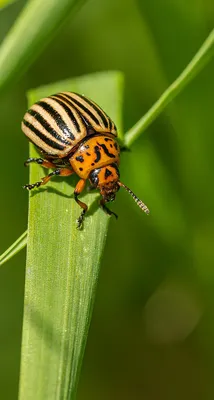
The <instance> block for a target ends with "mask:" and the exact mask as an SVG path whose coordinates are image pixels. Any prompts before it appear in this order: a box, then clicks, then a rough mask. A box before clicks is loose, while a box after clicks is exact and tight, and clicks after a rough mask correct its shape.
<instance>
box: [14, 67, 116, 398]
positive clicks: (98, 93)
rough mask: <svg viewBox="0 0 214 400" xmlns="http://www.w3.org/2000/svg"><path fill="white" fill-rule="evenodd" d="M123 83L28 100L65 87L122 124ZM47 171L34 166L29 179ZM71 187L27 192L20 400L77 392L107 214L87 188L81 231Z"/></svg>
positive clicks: (90, 80) (104, 76)
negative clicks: (27, 218)
mask: <svg viewBox="0 0 214 400" xmlns="http://www.w3.org/2000/svg"><path fill="white" fill-rule="evenodd" d="M121 89H122V77H121V74H120V73H117V72H111V73H110V72H109V73H100V74H95V75H91V76H86V77H82V78H78V79H75V80H70V81H64V82H61V83H58V84H56V85H50V86H46V87H43V88H39V89H36V90H33V91H31V92H30V94H29V103H32V102H34V101H36V100H38V99H39V98H41V97H43V96H45V95H50V94H52V93H56V92H57V91H60V90H73V91H76V92H79V93H84V94H85V95H87V96H89V97H91V98H93V99H94V100H95V101H96V102H98V103H99V104H100V105H101V106H102V107H103V108H104V109H105V110H106V112H107V113H108V114H109V115H111V117H112V119H113V120H115V122H116V124H117V125H118V128H119V129H120V127H121V119H120V114H121ZM31 156H35V150H34V149H33V148H31ZM43 175H44V170H42V169H41V168H39V167H38V166H33V168H31V173H30V182H35V181H37V180H38V179H39V178H40V177H41V176H43ZM73 186H74V178H72V177H71V178H70V179H69V178H68V179H61V181H59V179H58V180H57V179H56V180H55V181H53V182H51V183H50V184H48V186H47V188H43V189H41V190H37V191H34V193H32V194H31V196H30V208H29V225H28V232H29V233H28V246H27V268H26V287H25V305H24V323H23V341H22V355H21V377H20V396H19V399H20V400H24V399H34V398H35V399H39V400H43V399H44V400H46V399H74V398H75V393H76V389H77V382H78V376H79V373H80V367H81V361H82V357H83V353H84V348H85V343H86V338H87V332H88V327H89V323H90V318H91V312H92V308H93V302H94V297H95V289H96V284H97V279H98V274H99V267H100V258H101V255H102V251H103V247H104V244H105V239H106V235H107V226H108V222H109V217H108V216H107V215H105V213H103V211H102V210H100V209H98V208H97V205H96V204H97V197H98V195H97V194H95V193H93V194H92V193H88V194H86V195H84V197H83V199H84V200H83V201H85V202H86V203H87V204H89V205H91V207H90V212H89V215H88V217H87V218H86V220H85V224H84V229H83V230H82V231H78V230H77V229H76V219H77V217H78V216H79V214H80V209H79V207H78V205H76V204H75V201H74V200H73V199H72V198H71V197H72V193H73ZM35 396H36V397H35Z"/></svg>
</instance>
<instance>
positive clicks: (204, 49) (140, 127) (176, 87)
mask: <svg viewBox="0 0 214 400" xmlns="http://www.w3.org/2000/svg"><path fill="white" fill-rule="evenodd" d="M213 53H214V29H213V30H212V32H211V33H210V34H209V36H208V37H207V39H206V40H205V42H204V43H203V45H202V46H201V48H200V49H199V50H198V52H197V53H196V55H195V56H194V57H193V59H192V60H191V61H190V63H189V64H188V65H187V67H186V68H185V69H184V70H183V72H182V73H181V74H180V75H179V77H178V78H177V79H176V80H175V81H174V82H173V83H172V84H171V85H170V86H169V87H168V89H166V90H165V92H164V93H163V94H162V96H161V97H160V98H159V99H158V101H156V103H155V104H154V105H153V106H152V107H151V108H150V110H149V111H148V112H147V113H146V114H145V115H144V116H143V117H142V118H141V119H140V120H139V121H138V122H137V123H136V124H135V125H134V126H133V127H132V128H131V129H130V130H129V131H128V132H127V133H126V135H125V138H124V144H125V146H126V147H130V146H131V144H132V143H133V142H134V141H135V140H136V139H137V138H138V137H139V136H140V135H141V133H142V132H143V131H145V129H146V128H147V127H148V126H149V125H150V124H151V123H152V122H153V121H154V120H155V119H156V118H157V116H158V115H159V114H160V113H161V112H162V111H163V110H164V108H165V107H166V106H167V104H169V103H170V101H172V100H173V99H174V98H175V97H176V96H177V95H178V94H179V93H180V92H181V91H182V89H183V88H184V87H185V86H186V85H187V84H188V83H189V82H190V81H191V80H192V79H193V78H194V77H195V76H196V75H197V74H198V73H199V72H200V71H201V69H202V68H203V67H204V66H205V65H206V64H207V63H208V61H209V60H210V59H211V58H212V56H213Z"/></svg>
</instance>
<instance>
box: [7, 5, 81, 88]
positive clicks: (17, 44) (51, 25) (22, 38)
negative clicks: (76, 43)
mask: <svg viewBox="0 0 214 400" xmlns="http://www.w3.org/2000/svg"><path fill="white" fill-rule="evenodd" d="M83 2H84V0H60V1H58V0H45V1H44V0H31V1H28V2H27V4H26V6H25V7H24V9H23V11H22V12H21V14H20V16H19V18H18V19H17V21H16V22H15V24H14V26H13V27H12V29H11V31H10V32H9V34H8V35H7V36H6V38H5V40H4V42H3V43H2V45H1V47H0V71H1V74H0V91H1V90H2V89H3V87H5V86H6V85H7V84H8V83H9V82H10V81H11V80H12V79H13V78H16V79H17V78H18V77H19V76H20V75H21V74H23V72H24V71H25V70H26V69H27V68H28V67H29V65H30V64H31V63H32V62H33V61H34V60H35V59H36V57H37V56H38V54H39V53H40V52H41V50H43V49H44V47H45V46H46V45H47V43H48V42H49V41H50V39H51V38H52V37H53V35H54V34H55V33H56V32H57V30H58V28H59V26H60V25H61V24H62V22H63V21H64V20H65V18H66V17H67V16H68V15H69V13H70V12H71V11H73V12H74V10H75V9H76V8H77V6H80V5H81V4H82V3H83Z"/></svg>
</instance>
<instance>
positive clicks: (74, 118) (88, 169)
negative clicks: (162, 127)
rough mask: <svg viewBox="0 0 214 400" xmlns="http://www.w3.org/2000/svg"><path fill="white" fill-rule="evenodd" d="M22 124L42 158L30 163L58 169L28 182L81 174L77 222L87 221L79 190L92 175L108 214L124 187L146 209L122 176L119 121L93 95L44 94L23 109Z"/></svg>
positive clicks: (75, 194)
mask: <svg viewBox="0 0 214 400" xmlns="http://www.w3.org/2000/svg"><path fill="white" fill-rule="evenodd" d="M22 130H23V132H24V134H25V135H26V136H27V137H28V139H29V140H30V141H31V142H32V143H33V144H34V145H35V146H36V147H37V148H38V150H39V151H40V153H41V154H42V155H43V156H44V159H43V158H29V159H28V160H27V161H26V162H25V166H28V165H29V164H30V163H37V164H40V165H42V166H43V167H45V168H53V169H54V171H53V172H51V173H49V174H48V175H47V176H45V177H44V178H42V179H41V181H40V182H36V183H33V184H28V185H25V186H24V188H25V189H28V190H31V189H33V188H35V187H39V186H41V185H45V184H46V183H47V182H48V181H49V180H50V179H51V178H52V177H53V176H56V175H58V176H69V175H71V174H73V173H76V174H77V175H78V176H79V177H80V180H79V182H78V183H77V185H76V187H75V190H74V199H75V200H76V202H77V203H78V204H79V206H80V207H81V208H82V213H81V215H80V217H79V218H78V220H77V227H78V228H80V227H81V226H82V223H83V219H84V215H85V213H86V211H87V209H88V207H87V205H86V204H85V203H83V202H82V201H80V200H79V199H78V196H79V195H80V193H81V192H82V191H83V189H84V187H85V183H86V180H87V179H89V181H90V184H91V185H92V187H94V188H97V189H99V190H100V194H101V196H102V199H101V200H100V206H101V207H102V208H103V210H104V211H105V212H106V213H107V214H108V215H112V214H113V215H115V217H116V218H117V215H116V214H115V213H114V212H112V211H110V210H109V209H108V208H107V207H106V205H105V204H106V203H107V202H109V201H113V200H114V199H115V195H116V192H117V191H118V190H119V189H120V187H121V186H122V187H124V188H125V189H126V190H127V191H128V192H129V193H130V195H131V196H132V197H133V199H134V200H135V202H136V203H137V205H138V206H139V207H140V208H141V209H142V210H143V211H144V212H145V213H146V214H148V213H149V210H148V208H147V206H146V205H145V204H144V203H143V202H142V201H141V200H140V199H139V198H138V197H137V196H136V195H135V194H134V193H133V192H132V191H131V190H130V189H129V188H128V187H127V186H126V185H124V184H123V183H122V182H120V181H119V176H120V175H119V169H118V165H119V161H120V147H119V145H118V143H117V141H116V140H115V138H116V136H117V129H116V126H115V124H114V122H113V121H112V120H111V119H110V118H109V117H108V115H107V114H106V113H105V112H104V111H103V110H102V109H101V108H100V107H99V106H98V105H97V104H96V103H94V101H92V100H90V99H88V98H87V97H85V96H82V95H79V94H77V93H72V92H61V93H57V94H54V95H52V96H49V97H46V98H44V99H41V100H40V101H38V102H37V103H35V104H34V105H33V106H32V107H31V108H30V109H29V110H28V111H27V112H26V114H25V115H24V119H23V121H22Z"/></svg>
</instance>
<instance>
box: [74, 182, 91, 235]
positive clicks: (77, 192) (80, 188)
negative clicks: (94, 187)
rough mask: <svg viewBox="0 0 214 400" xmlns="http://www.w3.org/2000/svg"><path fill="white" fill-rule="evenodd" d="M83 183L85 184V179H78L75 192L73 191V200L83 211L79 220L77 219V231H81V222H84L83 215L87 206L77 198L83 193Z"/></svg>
mask: <svg viewBox="0 0 214 400" xmlns="http://www.w3.org/2000/svg"><path fill="white" fill-rule="evenodd" d="M85 183H86V180H85V179H80V181H79V182H78V183H77V185H76V187H75V190H74V199H75V201H76V202H77V204H79V206H80V207H81V208H82V209H83V210H82V212H81V214H80V216H79V218H78V219H77V229H81V227H82V224H83V220H84V215H85V213H86V212H87V210H88V206H87V204H85V203H83V202H82V201H80V200H79V199H78V196H79V195H80V193H81V192H82V191H83V189H84V187H85Z"/></svg>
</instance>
